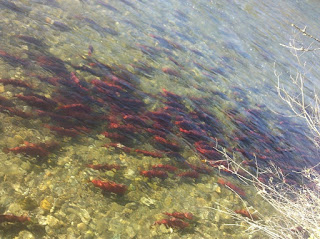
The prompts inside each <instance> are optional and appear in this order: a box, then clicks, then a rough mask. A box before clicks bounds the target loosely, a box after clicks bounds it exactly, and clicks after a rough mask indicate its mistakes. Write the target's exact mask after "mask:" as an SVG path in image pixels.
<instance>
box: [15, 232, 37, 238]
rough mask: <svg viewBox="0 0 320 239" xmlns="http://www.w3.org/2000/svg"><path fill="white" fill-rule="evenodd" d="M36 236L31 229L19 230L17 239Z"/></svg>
mask: <svg viewBox="0 0 320 239" xmlns="http://www.w3.org/2000/svg"><path fill="white" fill-rule="evenodd" d="M34 238H35V237H34V236H33V234H32V233H31V232H29V231H21V232H19V235H18V237H16V239H34Z"/></svg>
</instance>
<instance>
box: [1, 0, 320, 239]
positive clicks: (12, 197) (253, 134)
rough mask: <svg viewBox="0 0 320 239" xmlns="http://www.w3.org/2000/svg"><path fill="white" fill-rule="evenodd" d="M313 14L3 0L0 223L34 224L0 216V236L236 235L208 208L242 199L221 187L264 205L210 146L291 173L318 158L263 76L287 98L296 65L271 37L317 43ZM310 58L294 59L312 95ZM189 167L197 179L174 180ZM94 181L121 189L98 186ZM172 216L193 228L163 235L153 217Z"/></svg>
mask: <svg viewBox="0 0 320 239" xmlns="http://www.w3.org/2000/svg"><path fill="white" fill-rule="evenodd" d="M318 5H319V3H318V2H317V1H303V2H302V1H301V2H300V1H282V2H274V1H263V2H257V1H231V0H230V1H205V0H200V1H187V2H186V1H142V0H141V1H130V0H122V1H105V0H94V1H85V0H82V1H59V0H52V1H41V0H32V1H23V0H21V1H8V0H0V16H1V17H0V36H1V42H0V79H2V80H1V82H2V84H0V92H1V93H0V96H2V97H5V98H4V99H1V98H0V106H1V108H0V109H1V113H0V116H1V119H2V120H1V122H0V127H1V135H2V137H1V139H0V147H1V148H2V149H3V152H1V153H0V162H1V165H3V167H1V169H0V178H1V180H0V185H1V187H0V188H1V191H0V193H1V194H0V195H1V197H0V214H14V215H18V216H20V215H25V216H28V217H30V219H31V221H30V222H26V223H19V222H17V223H10V222H9V223H8V222H4V223H1V224H0V235H1V236H0V237H3V238H14V237H17V238H230V237H232V238H248V235H247V234H246V233H245V232H244V230H243V229H242V228H239V227H235V226H230V225H229V226H228V225H226V224H232V223H234V220H233V219H232V218H230V217H229V216H227V215H225V214H223V213H219V212H217V211H214V210H208V209H207V207H216V205H217V204H216V203H219V204H221V205H223V206H226V207H229V208H231V209H233V210H238V209H241V208H243V206H244V205H243V201H242V200H240V198H239V197H238V196H236V195H235V194H234V193H233V192H232V191H230V190H228V189H227V188H226V187H224V186H223V185H221V184H219V183H217V181H218V179H219V178H223V179H224V180H227V181H230V182H232V183H234V184H236V185H237V186H238V187H240V188H241V189H242V190H244V195H243V196H242V197H243V200H244V201H245V202H246V204H247V205H249V206H254V207H258V208H261V209H260V210H261V212H262V213H265V215H266V217H267V216H268V213H267V212H268V208H267V207H266V205H264V203H263V202H261V200H260V199H259V198H258V197H257V196H256V194H255V191H254V190H253V189H252V188H251V187H249V186H246V185H241V182H240V181H238V180H237V179H236V178H234V177H232V175H230V174H228V173H227V172H219V171H218V170H217V169H216V168H211V167H210V166H209V164H210V162H211V163H212V162H215V161H216V160H217V159H219V157H220V156H219V155H217V154H215V153H214V151H213V152H212V149H211V147H212V146H213V145H215V143H216V140H218V142H219V145H221V146H223V147H225V148H227V150H228V152H230V153H232V152H236V156H237V158H239V160H252V159H253V158H254V155H256V156H257V159H258V161H259V165H260V166H261V167H267V166H268V165H269V164H270V163H274V164H276V165H277V166H279V167H281V168H282V169H284V170H287V171H286V173H288V174H290V175H291V171H292V170H299V169H301V168H303V167H305V166H310V165H314V164H316V163H317V161H318V154H317V151H316V150H315V149H314V148H313V146H312V143H311V142H310V141H309V140H308V138H307V137H306V135H308V133H309V132H308V131H307V130H306V126H305V124H304V123H303V122H300V121H299V120H297V119H293V118H288V117H286V116H288V115H290V114H291V112H290V111H289V109H288V108H287V106H286V104H285V103H284V102H282V101H281V100H280V98H279V96H278V95H277V91H276V85H277V78H276V76H275V75H274V69H276V70H277V71H278V72H281V73H282V75H281V84H283V85H284V86H285V87H286V88H287V89H288V90H289V91H291V92H296V88H295V87H293V86H292V83H291V82H290V80H289V76H290V74H291V73H292V72H295V69H297V68H298V67H299V66H298V65H297V61H296V59H294V57H293V56H292V55H291V53H290V51H289V50H288V49H286V48H285V47H282V46H280V43H281V44H288V42H289V41H290V39H292V37H293V36H294V35H295V34H296V32H294V28H292V27H291V24H292V23H294V24H296V25H298V26H300V27H302V28H303V27H304V26H305V25H307V26H308V30H310V32H311V33H313V34H315V35H316V33H317V32H318V29H319V27H318V22H317V20H318V16H319V11H318V9H319V6H318ZM306 42H308V40H306ZM318 59H319V58H318V57H317V54H316V52H313V53H309V54H305V55H304V56H303V57H302V60H303V61H306V62H307V64H308V67H310V71H309V72H308V81H307V82H306V86H307V87H308V89H310V92H307V94H309V96H310V98H312V94H313V92H314V91H315V92H317V91H318V85H319V71H318V69H317V68H316V65H317V61H318ZM5 79H13V81H11V83H10V82H8V81H6V80H5ZM17 80H21V81H22V82H24V83H27V84H28V85H27V86H26V85H22V84H23V83H21V82H19V83H17V82H18V81H17ZM103 82H104V83H103ZM19 84H20V85H19ZM103 84H107V85H103ZM22 95H23V96H29V99H24V98H22ZM30 97H31V98H30ZM43 97H46V98H43ZM39 102H40V103H39ZM70 105H71V106H70ZM54 127H60V128H54ZM61 127H62V128H61ZM105 135H106V136H107V137H105ZM164 139H165V140H166V141H168V142H169V143H168V142H165V141H164ZM53 143H54V144H57V145H56V147H53V145H52V144H53ZM106 144H107V145H108V147H104V146H105V145H106ZM119 145H120V146H119ZM51 146H52V147H51ZM124 146H125V147H128V148H125V147H124ZM19 147H20V148H19ZM129 148H130V149H129ZM139 150H146V151H148V152H153V153H158V154H159V155H157V156H158V157H152V156H150V154H149V155H147V153H141V151H139ZM206 150H207V151H206ZM208 150H209V151H210V150H211V151H210V152H209V151H208ZM160 154H161V156H160ZM153 156H155V155H153ZM91 164H93V165H97V164H116V165H118V166H119V167H120V169H113V170H94V169H92V168H90V167H88V165H91ZM158 164H169V165H171V166H174V167H176V168H178V169H177V170H176V171H175V172H167V173H166V174H165V173H163V174H162V175H160V176H159V177H160V178H148V177H147V175H148V173H146V172H144V171H147V170H150V169H152V166H154V165H158ZM196 167H198V168H196ZM199 167H202V169H199ZM203 168H205V169H203ZM194 169H196V170H197V171H198V173H199V175H197V173H193V175H195V174H196V176H195V177H197V178H196V179H193V178H188V177H182V173H184V172H189V171H193V170H194ZM206 169H210V172H207V171H206ZM251 170H254V169H253V168H252V169H251ZM153 175H155V173H154V172H153ZM166 175H167V176H166ZM291 178H292V179H295V175H294V174H292V176H291ZM95 179H96V180H105V181H114V182H116V183H117V184H123V185H126V186H125V187H126V191H125V193H124V195H122V194H121V193H119V190H120V189H117V190H116V191H117V192H118V194H120V195H118V194H116V193H113V192H108V191H107V190H105V191H104V192H103V190H101V189H100V188H99V187H95V186H94V183H92V180H95ZM118 187H120V186H118ZM109 191H110V190H109ZM240 194H241V193H240ZM174 211H179V212H190V213H192V214H193V215H194V219H193V220H188V219H184V220H183V222H184V223H188V224H189V226H187V227H186V228H184V229H181V228H176V227H174V228H173V229H172V228H170V227H169V228H166V227H165V225H162V224H163V223H166V224H168V223H169V222H168V220H170V219H169V218H170V217H169V216H167V215H165V214H163V213H165V212H168V213H172V212H174ZM163 220H166V221H163ZM256 236H257V237H259V235H256ZM260 237H263V236H261V235H260Z"/></svg>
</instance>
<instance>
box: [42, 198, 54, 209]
mask: <svg viewBox="0 0 320 239" xmlns="http://www.w3.org/2000/svg"><path fill="white" fill-rule="evenodd" d="M40 207H41V208H42V209H43V210H45V211H49V210H50V209H51V207H52V203H50V202H49V201H48V200H47V199H43V200H42V201H41V202H40Z"/></svg>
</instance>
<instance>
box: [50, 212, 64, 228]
mask: <svg viewBox="0 0 320 239" xmlns="http://www.w3.org/2000/svg"><path fill="white" fill-rule="evenodd" d="M47 223H48V226H49V227H51V228H55V229H57V228H59V227H61V226H62V222H60V221H59V219H57V218H55V217H53V216H51V215H48V216H47Z"/></svg>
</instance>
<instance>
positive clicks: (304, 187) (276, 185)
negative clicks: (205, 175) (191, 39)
mask: <svg viewBox="0 0 320 239" xmlns="http://www.w3.org/2000/svg"><path fill="white" fill-rule="evenodd" d="M292 26H293V27H294V28H295V31H296V32H295V34H294V37H293V39H292V40H291V41H290V43H289V44H288V45H284V46H285V47H287V48H288V49H290V51H291V53H292V55H293V56H294V57H295V59H296V61H297V64H298V65H299V69H297V71H296V73H295V74H292V75H291V76H290V79H291V81H292V83H293V84H294V87H293V88H295V89H297V91H298V92H295V93H294V94H292V92H290V93H289V91H287V89H286V88H285V87H283V86H281V84H280V83H281V77H280V76H281V75H280V74H278V73H277V72H275V75H276V77H277V79H278V86H277V89H278V93H279V96H280V97H281V98H282V99H283V100H284V101H285V102H286V103H287V104H288V105H289V107H290V108H291V110H292V111H293V113H294V115H295V116H296V117H299V118H302V119H303V120H304V121H305V122H306V123H307V125H308V128H309V129H310V131H311V136H310V139H311V140H312V141H313V142H314V144H315V146H316V147H318V148H320V107H319V98H318V95H317V94H316V93H314V96H313V98H308V97H307V94H305V90H306V87H305V82H306V81H308V80H309V79H307V72H308V70H307V69H306V64H305V62H302V61H301V57H302V56H303V55H304V54H305V53H307V52H310V51H313V52H315V51H317V50H319V49H320V48H317V47H315V45H317V44H320V40H319V39H317V38H316V37H313V36H312V35H311V34H309V33H308V32H307V30H306V28H304V29H301V28H299V27H297V26H296V25H292ZM304 38H307V40H309V41H311V43H310V44H308V46H307V47H306V46H305V44H303V43H304V42H307V41H306V40H303V39H304ZM309 70H310V69H309ZM309 92H310V91H309ZM308 95H310V94H308ZM216 149H217V150H218V151H219V152H220V153H222V154H223V155H224V157H225V160H226V161H227V162H228V169H229V170H230V171H232V172H233V173H234V174H235V175H236V176H237V177H238V178H239V179H240V180H242V181H243V182H244V183H246V184H248V185H254V186H255V188H256V191H257V194H259V195H260V196H261V197H262V198H263V199H264V200H265V201H266V202H268V203H269V204H270V206H271V207H272V208H273V209H274V212H275V213H273V215H272V216H265V215H262V214H260V213H259V211H258V210H257V209H254V208H248V207H247V206H246V205H247V203H246V202H244V201H243V205H244V207H247V208H246V209H247V211H248V212H250V215H251V216H249V217H243V216H241V215H239V214H237V213H235V212H234V211H233V210H231V209H228V208H223V207H222V206H221V205H218V206H217V207H215V208H213V209H214V210H218V211H220V212H223V213H227V214H229V215H231V216H232V217H233V218H234V219H236V220H235V221H236V223H235V225H237V226H241V227H245V229H246V230H247V232H248V233H249V234H251V235H256V233H259V235H261V233H262V234H264V235H265V236H268V237H270V238H294V239H295V238H308V239H311V238H320V175H319V173H318V172H319V171H317V169H318V167H317V166H318V165H316V166H314V167H312V168H306V169H302V170H301V172H297V173H299V174H300V176H301V182H302V184H300V185H298V184H291V183H290V184H289V183H287V181H286V176H285V175H283V174H282V171H281V169H280V168H277V167H276V166H272V165H271V167H270V168H268V169H263V170H262V169H259V168H258V165H256V166H257V170H256V172H254V173H253V172H251V171H249V170H248V169H247V167H245V166H244V165H242V163H239V160H238V159H237V158H236V157H235V155H233V156H229V155H228V154H227V153H226V151H225V150H224V149H220V148H219V147H217V148H216ZM221 167H225V166H221ZM239 172H241V173H239ZM266 173H267V174H268V175H272V177H269V180H268V181H265V180H261V177H260V176H262V175H263V174H266ZM243 175H246V176H243ZM231 190H232V189H231ZM235 193H236V192H235ZM239 198H241V197H240V196H239ZM241 200H242V199H241Z"/></svg>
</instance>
